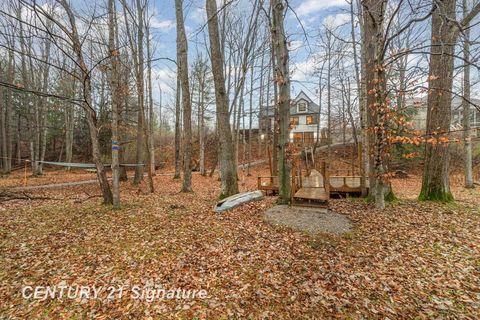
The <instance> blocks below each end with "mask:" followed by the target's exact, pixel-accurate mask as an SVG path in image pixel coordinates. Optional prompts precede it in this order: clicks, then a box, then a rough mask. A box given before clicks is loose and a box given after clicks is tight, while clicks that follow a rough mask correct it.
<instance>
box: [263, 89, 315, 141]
mask: <svg viewBox="0 0 480 320" xmlns="http://www.w3.org/2000/svg"><path fill="white" fill-rule="evenodd" d="M264 108H266V107H264ZM267 111H268V113H267V117H268V119H264V121H263V122H264V125H265V127H267V126H268V128H269V129H270V130H272V128H273V127H274V121H275V110H274V108H273V107H272V106H269V107H268V110H267ZM318 112H319V106H318V104H316V103H315V102H313V100H312V99H310V97H309V96H307V95H306V94H305V92H303V91H300V93H299V94H298V95H297V97H296V98H295V99H293V100H292V102H291V105H290V125H291V130H290V142H293V143H294V144H295V145H298V146H309V145H313V144H314V143H315V141H316V139H317V127H318ZM265 120H267V121H265ZM265 122H267V123H266V124H265Z"/></svg>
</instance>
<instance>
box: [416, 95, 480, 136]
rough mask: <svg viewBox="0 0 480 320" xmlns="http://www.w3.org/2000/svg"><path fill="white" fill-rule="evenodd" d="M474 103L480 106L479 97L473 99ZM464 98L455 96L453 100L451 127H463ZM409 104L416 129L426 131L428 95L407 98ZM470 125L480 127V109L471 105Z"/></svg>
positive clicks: (453, 128)
mask: <svg viewBox="0 0 480 320" xmlns="http://www.w3.org/2000/svg"><path fill="white" fill-rule="evenodd" d="M471 101H472V103H474V104H476V105H477V106H480V100H479V99H471ZM462 102H463V99H462V98H461V97H455V98H453V100H452V118H451V125H450V127H451V129H452V130H456V129H461V128H462V127H463V125H462V118H463V105H462ZM407 106H408V107H410V108H411V110H413V116H412V122H413V126H414V128H415V130H418V131H423V132H424V131H425V130H426V129H427V97H422V98H413V99H408V100H407ZM470 112H471V113H470V126H471V128H472V129H477V131H479V129H480V110H478V109H477V108H476V107H475V106H474V105H470Z"/></svg>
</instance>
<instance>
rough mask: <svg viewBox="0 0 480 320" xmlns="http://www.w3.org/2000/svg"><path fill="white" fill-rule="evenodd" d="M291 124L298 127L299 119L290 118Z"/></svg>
mask: <svg viewBox="0 0 480 320" xmlns="http://www.w3.org/2000/svg"><path fill="white" fill-rule="evenodd" d="M290 124H291V125H293V126H298V117H290Z"/></svg>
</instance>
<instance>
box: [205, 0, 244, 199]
mask: <svg viewBox="0 0 480 320" xmlns="http://www.w3.org/2000/svg"><path fill="white" fill-rule="evenodd" d="M206 9H207V18H208V33H209V38H210V52H211V54H210V58H211V64H212V73H213V80H214V84H215V98H216V108H217V112H216V114H217V127H218V139H219V152H218V158H219V160H220V171H221V174H220V178H221V194H220V198H224V197H228V196H231V195H234V194H236V193H238V181H237V168H236V167H235V159H234V152H233V151H234V150H233V146H232V131H231V130H230V119H229V112H228V96H227V95H226V90H225V76H224V72H223V63H224V61H223V55H222V51H221V48H220V36H219V31H218V18H217V3H216V2H215V0H206Z"/></svg>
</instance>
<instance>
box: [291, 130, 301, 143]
mask: <svg viewBox="0 0 480 320" xmlns="http://www.w3.org/2000/svg"><path fill="white" fill-rule="evenodd" d="M302 142H303V134H302V133H301V132H295V133H294V134H293V143H294V144H296V145H298V144H302Z"/></svg>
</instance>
